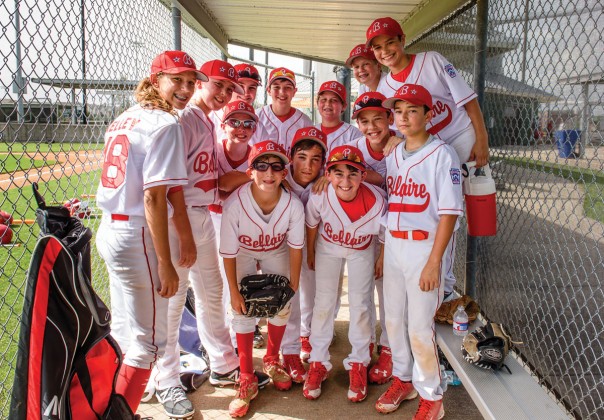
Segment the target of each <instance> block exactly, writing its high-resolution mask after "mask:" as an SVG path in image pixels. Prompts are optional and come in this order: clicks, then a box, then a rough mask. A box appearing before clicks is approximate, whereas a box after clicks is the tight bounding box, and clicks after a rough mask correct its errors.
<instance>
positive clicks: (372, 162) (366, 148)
mask: <svg viewBox="0 0 604 420" xmlns="http://www.w3.org/2000/svg"><path fill="white" fill-rule="evenodd" d="M351 145H352V146H354V147H356V148H357V149H359V150H360V151H361V152H362V153H363V157H364V158H365V165H366V166H367V169H371V170H372V171H375V172H377V173H378V174H380V175H381V176H382V178H384V179H386V159H385V158H384V155H383V154H381V153H379V154H378V153H376V152H374V151H373V150H371V146H370V145H369V140H367V137H365V136H362V137H359V138H357V139H355V140H353V142H352V143H351Z"/></svg>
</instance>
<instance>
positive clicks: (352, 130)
mask: <svg viewBox="0 0 604 420" xmlns="http://www.w3.org/2000/svg"><path fill="white" fill-rule="evenodd" d="M316 127H317V128H318V129H319V130H321V124H317V125H316ZM362 136H363V133H361V130H359V129H358V128H356V127H355V126H354V125H350V124H348V123H346V122H345V123H343V124H342V125H341V126H340V128H338V129H337V130H336V131H333V132H331V133H329V134H328V135H327V154H329V152H331V151H332V150H333V148H335V147H338V146H343V145H345V144H349V143H352V141H353V140H355V139H357V138H358V137H362Z"/></svg>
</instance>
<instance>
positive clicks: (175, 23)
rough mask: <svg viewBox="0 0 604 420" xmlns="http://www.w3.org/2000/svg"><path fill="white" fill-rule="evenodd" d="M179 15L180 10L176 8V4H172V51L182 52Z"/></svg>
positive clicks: (174, 2)
mask: <svg viewBox="0 0 604 420" xmlns="http://www.w3.org/2000/svg"><path fill="white" fill-rule="evenodd" d="M180 25H181V15H180V9H179V8H178V2H176V1H173V2H172V32H173V36H174V49H175V50H182V41H181V38H180V31H181V28H180Z"/></svg>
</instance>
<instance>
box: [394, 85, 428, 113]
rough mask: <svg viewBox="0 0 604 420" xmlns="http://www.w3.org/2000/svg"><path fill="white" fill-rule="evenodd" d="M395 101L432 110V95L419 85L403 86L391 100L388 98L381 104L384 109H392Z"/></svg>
mask: <svg viewBox="0 0 604 420" xmlns="http://www.w3.org/2000/svg"><path fill="white" fill-rule="evenodd" d="M397 101H405V102H409V103H411V104H413V105H419V106H423V105H426V106H427V107H428V108H430V109H432V95H430V92H428V89H426V88H425V87H423V86H421V85H412V84H410V83H407V84H404V85H403V86H401V87H400V88H399V89H398V90H397V91H396V92H394V96H393V97H392V98H388V99H386V100H385V101H384V102H383V105H384V106H385V107H386V108H390V109H394V105H395V104H396V102H397Z"/></svg>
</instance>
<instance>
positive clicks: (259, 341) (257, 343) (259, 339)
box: [254, 325, 264, 349]
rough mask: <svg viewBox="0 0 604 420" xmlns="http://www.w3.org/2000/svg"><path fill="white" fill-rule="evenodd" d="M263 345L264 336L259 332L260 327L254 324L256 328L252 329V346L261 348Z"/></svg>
mask: <svg viewBox="0 0 604 420" xmlns="http://www.w3.org/2000/svg"><path fill="white" fill-rule="evenodd" d="M262 347H264V337H263V336H262V333H261V332H260V327H259V326H258V325H256V329H255V330H254V348H255V349H261V348H262Z"/></svg>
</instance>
